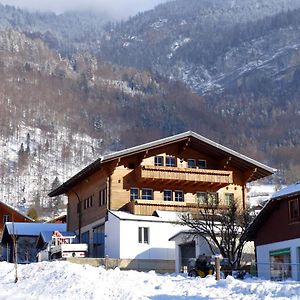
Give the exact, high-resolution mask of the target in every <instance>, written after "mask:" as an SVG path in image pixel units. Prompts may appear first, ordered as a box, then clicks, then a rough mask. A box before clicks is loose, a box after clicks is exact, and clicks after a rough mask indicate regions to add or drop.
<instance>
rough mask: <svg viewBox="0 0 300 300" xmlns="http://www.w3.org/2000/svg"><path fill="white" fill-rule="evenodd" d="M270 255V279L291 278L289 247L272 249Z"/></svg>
mask: <svg viewBox="0 0 300 300" xmlns="http://www.w3.org/2000/svg"><path fill="white" fill-rule="evenodd" d="M269 255H270V271H271V272H270V273H271V280H286V279H288V278H291V275H292V272H291V270H292V269H291V250H290V248H285V249H279V250H273V251H270V252H269Z"/></svg>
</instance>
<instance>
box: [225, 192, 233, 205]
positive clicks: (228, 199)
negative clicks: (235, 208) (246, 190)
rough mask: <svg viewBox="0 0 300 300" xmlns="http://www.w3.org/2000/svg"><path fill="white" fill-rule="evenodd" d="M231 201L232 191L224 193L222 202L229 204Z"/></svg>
mask: <svg viewBox="0 0 300 300" xmlns="http://www.w3.org/2000/svg"><path fill="white" fill-rule="evenodd" d="M231 201H234V193H225V194H224V203H225V205H228V206H229V205H230V204H231Z"/></svg>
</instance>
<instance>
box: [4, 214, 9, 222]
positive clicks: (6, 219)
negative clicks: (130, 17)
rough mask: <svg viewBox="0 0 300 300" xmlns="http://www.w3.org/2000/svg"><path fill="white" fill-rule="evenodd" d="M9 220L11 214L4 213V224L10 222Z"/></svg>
mask: <svg viewBox="0 0 300 300" xmlns="http://www.w3.org/2000/svg"><path fill="white" fill-rule="evenodd" d="M9 220H10V216H9V215H3V224H5V223H6V222H9Z"/></svg>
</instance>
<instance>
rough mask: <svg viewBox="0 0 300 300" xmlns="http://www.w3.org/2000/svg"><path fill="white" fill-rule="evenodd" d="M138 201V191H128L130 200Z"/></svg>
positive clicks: (136, 189)
mask: <svg viewBox="0 0 300 300" xmlns="http://www.w3.org/2000/svg"><path fill="white" fill-rule="evenodd" d="M136 199H139V189H138V188H131V189H130V200H136Z"/></svg>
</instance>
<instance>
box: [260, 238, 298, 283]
mask: <svg viewBox="0 0 300 300" xmlns="http://www.w3.org/2000/svg"><path fill="white" fill-rule="evenodd" d="M285 248H290V251H291V263H292V278H293V279H294V280H300V272H299V270H300V269H299V248H300V239H294V240H288V241H283V242H278V243H272V244H267V245H262V246H257V247H256V255H257V275H258V277H260V278H264V279H270V277H271V276H270V251H274V250H280V249H285Z"/></svg>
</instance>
